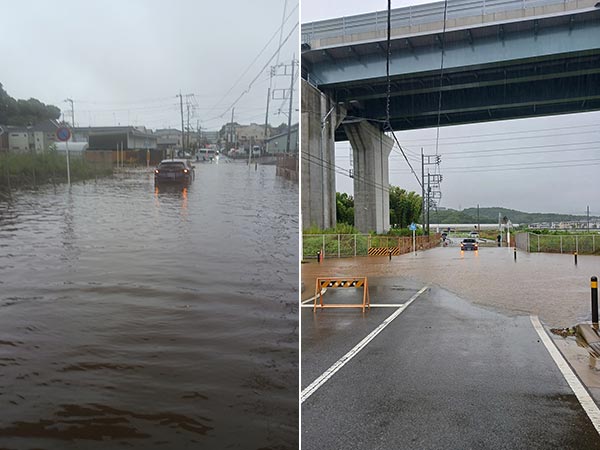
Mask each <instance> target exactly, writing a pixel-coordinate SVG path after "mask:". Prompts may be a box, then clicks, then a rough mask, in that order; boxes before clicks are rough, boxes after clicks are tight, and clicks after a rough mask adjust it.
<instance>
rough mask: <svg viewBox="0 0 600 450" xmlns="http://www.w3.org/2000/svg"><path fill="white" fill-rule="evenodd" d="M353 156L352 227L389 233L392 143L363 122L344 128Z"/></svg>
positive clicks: (381, 133) (374, 128)
mask: <svg viewBox="0 0 600 450" xmlns="http://www.w3.org/2000/svg"><path fill="white" fill-rule="evenodd" d="M344 130H345V131H346V135H347V136H348V139H349V140H350V145H352V150H353V152H352V153H353V155H354V158H353V160H354V226H355V227H356V228H358V229H359V230H360V231H361V232H363V233H367V232H370V231H376V232H377V233H384V232H387V231H388V230H389V229H390V195H389V191H388V189H389V156H390V152H391V150H392V147H393V146H394V140H393V139H392V138H390V137H389V136H386V135H385V134H384V133H383V131H381V130H380V129H379V128H377V127H375V126H374V125H371V124H370V123H368V122H366V121H362V122H356V123H349V124H344Z"/></svg>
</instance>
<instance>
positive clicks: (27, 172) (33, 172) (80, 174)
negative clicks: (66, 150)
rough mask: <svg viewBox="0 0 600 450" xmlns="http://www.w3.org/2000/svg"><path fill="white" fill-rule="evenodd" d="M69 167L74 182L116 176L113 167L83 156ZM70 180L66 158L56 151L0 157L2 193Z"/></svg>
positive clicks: (75, 158)
mask: <svg viewBox="0 0 600 450" xmlns="http://www.w3.org/2000/svg"><path fill="white" fill-rule="evenodd" d="M69 165H70V169H71V181H80V180H86V179H90V178H97V177H105V176H110V175H112V173H113V172H112V166H109V165H105V164H94V163H90V162H88V161H85V160H84V159H83V158H80V157H72V158H70V161H69ZM66 181H67V161H66V157H65V156H63V155H59V154H57V153H56V152H52V151H49V152H45V153H40V154H33V153H23V154H14V153H7V154H3V155H0V190H10V189H13V188H20V187H37V186H40V185H43V184H49V183H52V184H58V183H65V182H66Z"/></svg>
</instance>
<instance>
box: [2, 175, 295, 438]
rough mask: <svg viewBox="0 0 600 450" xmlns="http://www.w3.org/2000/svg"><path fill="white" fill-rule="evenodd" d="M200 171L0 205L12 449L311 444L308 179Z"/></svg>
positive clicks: (5, 386) (46, 193)
mask: <svg viewBox="0 0 600 450" xmlns="http://www.w3.org/2000/svg"><path fill="white" fill-rule="evenodd" d="M196 172H197V174H196V180H195V181H194V182H193V183H192V184H191V185H190V186H189V187H187V188H181V187H160V188H155V187H154V184H153V180H152V175H151V174H150V173H149V172H147V171H145V170H141V171H132V172H127V173H123V174H120V175H118V176H116V177H115V178H113V179H106V180H99V181H98V182H97V183H94V182H92V183H87V184H83V183H81V184H75V185H73V186H72V189H71V192H69V191H67V190H66V188H65V187H64V186H59V187H57V188H56V189H54V188H52V187H50V188H44V189H41V190H40V191H34V192H20V193H16V194H13V200H12V202H10V203H7V202H4V203H0V289H1V294H0V366H1V368H2V370H1V371H0V410H1V411H2V412H1V413H0V447H2V448H4V447H7V448H60V449H62V448H86V449H87V448H90V449H95V448H99V449H100V448H102V449H104V448H113V447H116V446H127V447H134V448H226V447H231V448H261V447H262V448H281V449H284V448H290V449H291V448H297V421H298V412H297V387H298V385H297V380H298V376H297V373H298V372H297V370H298V367H297V366H298V353H297V351H298V341H297V323H298V313H297V305H296V304H297V239H298V237H297V230H298V214H297V210H298V208H297V205H298V203H297V202H298V189H297V186H296V185H294V184H290V183H289V182H286V181H284V180H280V179H278V178H277V177H276V176H275V174H274V172H275V170H274V167H259V168H258V170H257V171H255V170H254V168H253V169H252V170H248V168H247V166H246V165H243V164H221V165H197V168H196ZM107 441H109V442H107Z"/></svg>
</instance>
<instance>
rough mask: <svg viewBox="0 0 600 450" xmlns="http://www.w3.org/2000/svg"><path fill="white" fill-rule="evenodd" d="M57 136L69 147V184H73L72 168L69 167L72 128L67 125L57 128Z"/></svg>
mask: <svg viewBox="0 0 600 450" xmlns="http://www.w3.org/2000/svg"><path fill="white" fill-rule="evenodd" d="M56 138H57V139H58V140H59V141H61V142H64V143H65V146H66V149H67V184H68V185H69V186H71V168H70V167H69V139H71V130H69V129H68V128H67V127H60V128H59V129H58V130H56Z"/></svg>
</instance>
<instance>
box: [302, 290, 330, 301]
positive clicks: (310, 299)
mask: <svg viewBox="0 0 600 450" xmlns="http://www.w3.org/2000/svg"><path fill="white" fill-rule="evenodd" d="M325 292H327V288H323V289H321V295H323V294H324V293H325ZM315 297H318V295H313V296H312V297H311V298H309V299H308V300H304V301H303V302H301V303H302V304H303V305H305V304H307V303H309V302H311V303H312V302H314V301H315Z"/></svg>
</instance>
